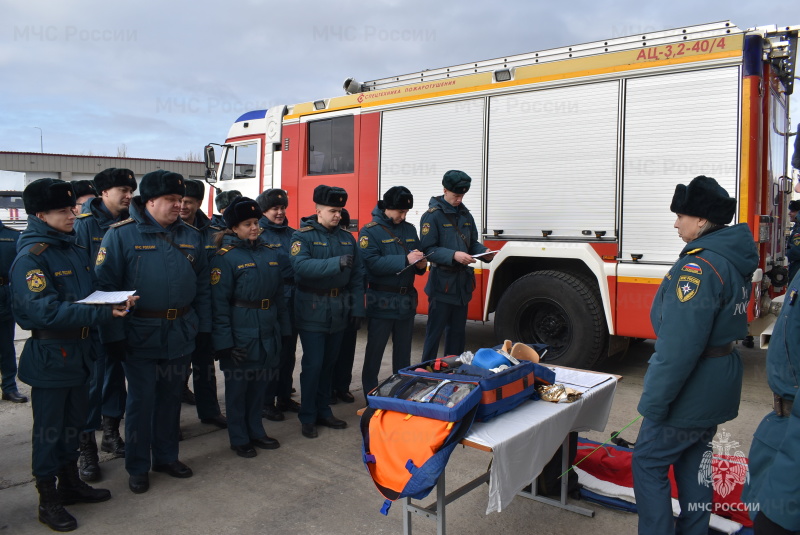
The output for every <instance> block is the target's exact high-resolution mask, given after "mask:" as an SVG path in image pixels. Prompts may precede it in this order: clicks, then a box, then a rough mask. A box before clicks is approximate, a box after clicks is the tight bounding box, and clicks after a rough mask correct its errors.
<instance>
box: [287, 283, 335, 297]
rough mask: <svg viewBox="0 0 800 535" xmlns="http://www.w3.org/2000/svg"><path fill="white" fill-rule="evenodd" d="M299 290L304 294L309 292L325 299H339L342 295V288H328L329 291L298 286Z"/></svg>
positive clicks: (302, 285) (303, 285)
mask: <svg viewBox="0 0 800 535" xmlns="http://www.w3.org/2000/svg"><path fill="white" fill-rule="evenodd" d="M297 288H298V289H299V290H301V291H303V292H308V293H310V294H315V295H321V296H324V297H339V296H340V295H342V289H341V288H328V289H327V290H326V289H324V288H314V287H313V286H306V285H305V284H298V285H297Z"/></svg>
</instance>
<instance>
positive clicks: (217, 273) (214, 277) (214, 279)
mask: <svg viewBox="0 0 800 535" xmlns="http://www.w3.org/2000/svg"><path fill="white" fill-rule="evenodd" d="M221 277H222V270H221V269H220V268H211V285H212V286H213V285H215V284H217V283H218V282H219V279H220V278H221Z"/></svg>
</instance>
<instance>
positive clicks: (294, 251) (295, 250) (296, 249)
mask: <svg viewBox="0 0 800 535" xmlns="http://www.w3.org/2000/svg"><path fill="white" fill-rule="evenodd" d="M301 246H302V244H301V243H300V240H296V241H295V242H293V243H292V249H291V253H292V256H297V253H299V252H300V247H301Z"/></svg>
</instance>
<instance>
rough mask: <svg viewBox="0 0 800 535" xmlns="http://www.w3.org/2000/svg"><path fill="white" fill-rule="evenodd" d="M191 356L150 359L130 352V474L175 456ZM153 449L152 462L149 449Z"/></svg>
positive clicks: (127, 420)
mask: <svg viewBox="0 0 800 535" xmlns="http://www.w3.org/2000/svg"><path fill="white" fill-rule="evenodd" d="M189 360H190V356H189V355H183V356H180V357H178V358H175V359H170V360H167V359H149V358H141V357H136V356H132V355H129V356H128V358H127V359H126V360H125V362H124V363H123V364H122V366H123V368H124V369H125V376H126V377H127V378H128V402H127V405H126V406H125V469H126V470H127V471H128V473H129V474H131V475H140V474H144V473H147V472H148V471H149V470H150V468H151V466H153V465H157V464H169V463H172V462H175V461H177V460H178V430H179V426H180V416H181V393H182V392H183V385H184V377H186V368H187V366H188V365H189ZM151 450H152V462H151V456H150V453H151Z"/></svg>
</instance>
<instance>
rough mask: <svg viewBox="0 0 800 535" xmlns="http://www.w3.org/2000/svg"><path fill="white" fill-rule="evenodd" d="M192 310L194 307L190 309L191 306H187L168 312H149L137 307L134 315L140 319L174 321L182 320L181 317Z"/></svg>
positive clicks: (167, 310) (168, 310)
mask: <svg viewBox="0 0 800 535" xmlns="http://www.w3.org/2000/svg"><path fill="white" fill-rule="evenodd" d="M191 309H192V307H190V306H189V305H186V306H185V307H181V308H168V309H166V310H148V309H146V308H145V309H142V308H139V307H136V308H134V309H133V314H134V316H138V317H140V318H156V319H162V320H164V319H167V320H174V319H178V318H180V317H181V316H183V315H184V314H186V313H187V312H189V310H191Z"/></svg>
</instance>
